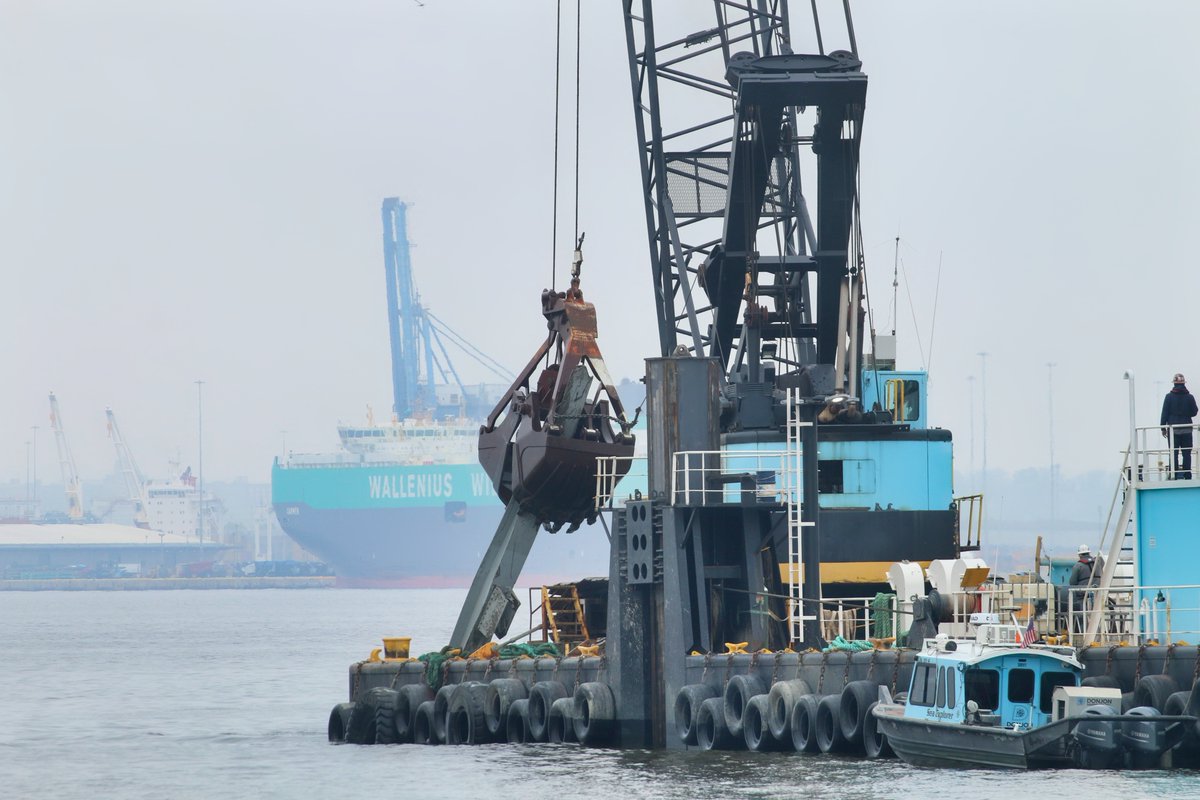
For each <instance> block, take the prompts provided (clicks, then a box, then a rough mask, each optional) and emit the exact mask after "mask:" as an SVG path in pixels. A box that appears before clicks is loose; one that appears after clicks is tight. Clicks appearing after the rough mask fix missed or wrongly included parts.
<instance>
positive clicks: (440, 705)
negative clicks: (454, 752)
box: [433, 683, 458, 744]
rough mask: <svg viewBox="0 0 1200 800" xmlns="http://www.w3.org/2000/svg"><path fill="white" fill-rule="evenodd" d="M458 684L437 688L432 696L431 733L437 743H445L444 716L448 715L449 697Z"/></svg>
mask: <svg viewBox="0 0 1200 800" xmlns="http://www.w3.org/2000/svg"><path fill="white" fill-rule="evenodd" d="M457 688H458V684H456V683H452V684H449V685H448V686H443V687H442V688H440V689H438V690H437V694H435V695H434V696H433V735H434V738H436V739H437V743H438V744H445V743H446V718H447V717H449V716H450V698H451V696H453V695H454V690H455V689H457Z"/></svg>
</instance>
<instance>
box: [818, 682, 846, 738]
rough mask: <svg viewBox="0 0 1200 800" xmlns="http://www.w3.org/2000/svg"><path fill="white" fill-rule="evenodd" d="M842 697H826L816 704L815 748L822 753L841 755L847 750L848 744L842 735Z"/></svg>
mask: <svg viewBox="0 0 1200 800" xmlns="http://www.w3.org/2000/svg"><path fill="white" fill-rule="evenodd" d="M841 707H842V696H841V695H839V694H831V695H826V696H825V697H822V698H821V702H819V703H817V719H816V722H817V725H816V728H817V747H818V748H819V749H820V751H821V752H822V753H841V752H844V751H845V750H847V749H849V745H850V743H849V742H847V741H846V737H845V736H843V735H842V726H841V724H840V722H839V719H840V717H841V713H840V712H841Z"/></svg>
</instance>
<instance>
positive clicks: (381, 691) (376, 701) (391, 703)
mask: <svg viewBox="0 0 1200 800" xmlns="http://www.w3.org/2000/svg"><path fill="white" fill-rule="evenodd" d="M399 699H400V693H399V692H397V691H396V690H395V689H385V688H383V687H376V688H374V689H371V690H370V691H368V692H367V693H366V694H365V695H364V696H363V701H364V702H365V703H366V704H367V706H368V707H369V708H371V709H372V713H371V716H372V719H373V720H374V725H375V744H397V743H398V742H399V741H400V736H399V734H398V733H397V732H396V704H397V701H398V700H399Z"/></svg>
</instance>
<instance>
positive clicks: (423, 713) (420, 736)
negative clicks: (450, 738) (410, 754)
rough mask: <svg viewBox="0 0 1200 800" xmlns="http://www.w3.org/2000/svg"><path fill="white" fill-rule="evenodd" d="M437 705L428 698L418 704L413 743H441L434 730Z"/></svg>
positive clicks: (413, 725) (414, 717)
mask: <svg viewBox="0 0 1200 800" xmlns="http://www.w3.org/2000/svg"><path fill="white" fill-rule="evenodd" d="M436 708H437V705H436V704H435V703H434V702H433V701H432V700H426V701H425V702H424V703H421V705H419V706H417V712H416V713H415V714H413V722H412V740H413V744H441V742H439V741H438V738H437V734H436V733H435V732H434V724H433V720H434V716H435V709H436Z"/></svg>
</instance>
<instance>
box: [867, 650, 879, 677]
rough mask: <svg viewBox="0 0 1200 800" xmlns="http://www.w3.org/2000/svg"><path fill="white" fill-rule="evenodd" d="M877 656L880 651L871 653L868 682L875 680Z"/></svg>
mask: <svg viewBox="0 0 1200 800" xmlns="http://www.w3.org/2000/svg"><path fill="white" fill-rule="evenodd" d="M877 655H879V651H878V650H872V651H871V663H870V666H868V667H867V680H874V678H875V657H876V656H877Z"/></svg>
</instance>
